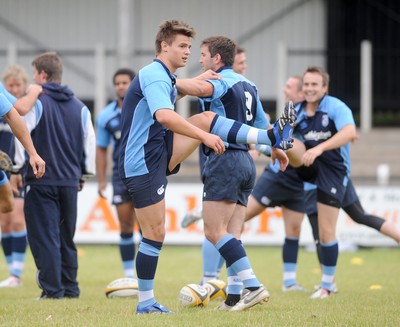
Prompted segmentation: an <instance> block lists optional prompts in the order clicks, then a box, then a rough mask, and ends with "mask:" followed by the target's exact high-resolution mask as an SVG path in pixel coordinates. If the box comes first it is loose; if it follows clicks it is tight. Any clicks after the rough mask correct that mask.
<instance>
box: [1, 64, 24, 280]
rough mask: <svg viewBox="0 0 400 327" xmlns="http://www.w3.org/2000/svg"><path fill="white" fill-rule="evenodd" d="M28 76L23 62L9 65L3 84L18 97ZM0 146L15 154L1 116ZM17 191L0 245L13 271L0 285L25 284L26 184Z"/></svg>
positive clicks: (4, 219)
mask: <svg viewBox="0 0 400 327" xmlns="http://www.w3.org/2000/svg"><path fill="white" fill-rule="evenodd" d="M28 78H29V77H28V74H27V72H26V71H25V69H24V68H23V67H22V66H19V65H10V66H8V67H7V68H6V70H5V71H4V74H3V85H4V87H5V89H6V90H7V91H8V92H10V93H11V94H12V95H13V96H14V97H16V98H17V99H18V98H21V97H22V96H23V95H25V92H26V89H27V86H28ZM0 149H1V150H2V151H5V152H6V153H7V154H8V155H9V156H10V157H11V158H14V155H15V136H14V134H13V133H12V131H11V129H10V127H9V126H8V124H7V123H6V122H5V121H4V120H3V119H2V118H0ZM18 191H19V194H17V193H14V210H12V211H11V212H8V213H3V214H1V213H0V221H1V245H2V248H3V252H4V256H5V258H6V261H7V265H8V271H9V274H10V275H9V277H8V278H6V279H5V280H3V281H2V282H0V288H1V287H18V286H21V285H22V281H21V277H22V272H23V269H24V265H25V253H26V247H27V238H26V226H25V215H24V195H25V192H24V189H23V185H19V190H18Z"/></svg>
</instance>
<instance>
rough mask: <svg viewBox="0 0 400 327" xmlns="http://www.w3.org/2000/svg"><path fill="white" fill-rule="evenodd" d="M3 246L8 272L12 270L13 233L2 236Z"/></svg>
mask: <svg viewBox="0 0 400 327" xmlns="http://www.w3.org/2000/svg"><path fill="white" fill-rule="evenodd" d="M1 246H2V247H3V252H4V256H5V258H6V262H7V266H8V271H9V272H10V274H11V270H12V236H11V233H7V234H6V233H4V234H1Z"/></svg>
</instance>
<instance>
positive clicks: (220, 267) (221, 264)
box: [217, 255, 225, 277]
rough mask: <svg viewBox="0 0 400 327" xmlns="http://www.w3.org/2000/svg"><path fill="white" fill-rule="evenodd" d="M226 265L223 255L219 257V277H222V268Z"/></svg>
mask: <svg viewBox="0 0 400 327" xmlns="http://www.w3.org/2000/svg"><path fill="white" fill-rule="evenodd" d="M224 263H225V259H224V258H223V256H222V255H220V256H219V262H218V268H217V273H218V275H217V277H219V276H220V274H221V270H222V267H223V266H224Z"/></svg>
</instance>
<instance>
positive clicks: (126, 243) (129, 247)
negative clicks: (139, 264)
mask: <svg viewBox="0 0 400 327" xmlns="http://www.w3.org/2000/svg"><path fill="white" fill-rule="evenodd" d="M119 252H120V254H121V259H122V265H123V268H124V274H125V277H131V278H132V277H133V276H134V271H135V242H134V238H133V233H121V238H120V241H119Z"/></svg>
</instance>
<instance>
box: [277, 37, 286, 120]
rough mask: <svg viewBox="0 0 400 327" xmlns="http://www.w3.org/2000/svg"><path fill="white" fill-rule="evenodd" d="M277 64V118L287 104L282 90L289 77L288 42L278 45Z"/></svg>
mask: <svg viewBox="0 0 400 327" xmlns="http://www.w3.org/2000/svg"><path fill="white" fill-rule="evenodd" d="M276 55H277V60H276V61H277V62H276V63H277V65H276V67H277V68H276V70H277V71H276V73H277V78H276V81H277V86H276V91H277V95H276V111H275V112H276V118H278V117H280V115H281V113H282V111H283V108H284V106H285V96H284V94H283V92H282V88H283V86H284V85H285V81H286V79H287V61H288V60H287V58H288V55H287V48H286V44H284V43H279V44H278V47H277V53H276Z"/></svg>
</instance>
